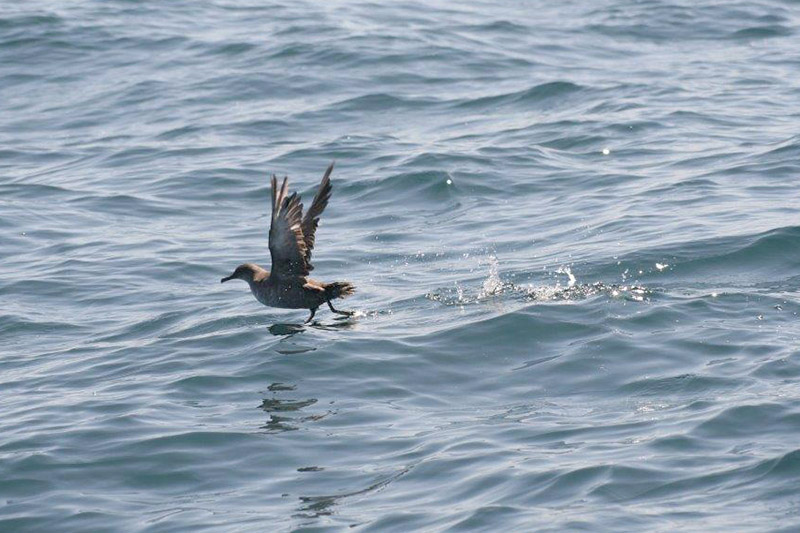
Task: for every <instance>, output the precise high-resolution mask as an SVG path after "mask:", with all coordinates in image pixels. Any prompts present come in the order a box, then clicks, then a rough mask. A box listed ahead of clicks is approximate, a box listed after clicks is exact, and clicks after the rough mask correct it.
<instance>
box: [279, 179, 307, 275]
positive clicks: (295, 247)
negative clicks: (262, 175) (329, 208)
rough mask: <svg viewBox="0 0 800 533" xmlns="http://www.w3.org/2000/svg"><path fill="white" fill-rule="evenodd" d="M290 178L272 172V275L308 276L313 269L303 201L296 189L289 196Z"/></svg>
mask: <svg viewBox="0 0 800 533" xmlns="http://www.w3.org/2000/svg"><path fill="white" fill-rule="evenodd" d="M288 187H289V180H288V178H283V184H282V185H281V187H280V189H278V179H277V178H276V177H275V175H273V176H272V223H271V224H270V227H269V253H270V255H271V256H272V272H271V274H272V275H277V276H279V277H292V276H307V275H308V272H309V271H310V270H311V268H310V266H309V264H308V261H306V255H307V253H308V251H307V247H306V242H305V239H304V237H303V229H302V216H303V204H301V203H300V198H299V197H298V196H297V193H294V194H292V195H291V196H288Z"/></svg>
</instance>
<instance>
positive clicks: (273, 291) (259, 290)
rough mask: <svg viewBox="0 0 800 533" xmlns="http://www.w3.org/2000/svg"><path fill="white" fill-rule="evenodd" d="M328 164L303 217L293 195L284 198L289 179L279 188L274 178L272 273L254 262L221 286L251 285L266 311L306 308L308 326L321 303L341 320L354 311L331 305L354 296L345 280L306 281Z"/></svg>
mask: <svg viewBox="0 0 800 533" xmlns="http://www.w3.org/2000/svg"><path fill="white" fill-rule="evenodd" d="M331 172H333V163H331V164H330V166H329V167H328V170H326V171H325V175H324V176H322V182H321V183H320V184H319V190H318V191H317V194H316V196H314V201H313V202H311V207H310V208H309V209H308V212H307V213H306V214H305V216H303V204H301V203H300V197H299V196H297V193H296V192H295V193H292V195H291V196H288V194H289V192H288V187H289V179H288V178H283V184H282V185H281V187H280V189H279V188H278V179H277V178H276V177H275V175H274V174H273V175H272V223H271V224H270V227H269V253H270V255H271V256H272V272H269V271H267V270H264V269H263V268H261V267H260V266H258V265H255V264H253V263H244V264H242V265H239V266H238V267H236V270H234V271H233V274H231V275H230V276H228V277H225V278H222V280H220V283H225V282H226V281H228V280H231V279H241V280H244V281H246V282H247V284H248V285H250V291H252V293H253V296H255V297H256V300H258V301H259V302H261V303H262V304H264V305H267V306H270V307H281V308H284V309H309V310H311V316H309V317H308V320H306V323H308V322H311V319H313V318H314V314H315V313H316V312H317V309H318V308H319V306H321V305H322V304H325V303H327V304H328V307H330V308H331V311H333V312H334V313H338V314H340V315H347V316H352V315H353V312H352V311H339V310H337V309H335V308H334V307H333V304H332V303H331V300H335V299H336V298H344V297H345V296H350V295H351V294H353V292H355V287H354V286H353V285H352V284H350V283H348V282H346V281H334V282H333V283H323V282H321V281H316V280H313V279H311V278H309V277H308V274H309V272H311V270H313V269H314V267H313V266H311V250H312V249H313V248H314V233H315V232H316V231H317V225H318V224H319V217H320V215H322V212H323V211H324V210H325V206H327V205H328V199H329V198H330V197H331V180H330V176H331Z"/></svg>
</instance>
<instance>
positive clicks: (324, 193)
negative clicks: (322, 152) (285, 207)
mask: <svg viewBox="0 0 800 533" xmlns="http://www.w3.org/2000/svg"><path fill="white" fill-rule="evenodd" d="M331 172H333V163H331V164H330V166H328V170H326V171H325V175H323V176H322V181H321V182H320V184H319V189H318V190H317V194H316V196H314V201H313V202H311V207H309V208H308V211H307V212H306V214H305V216H304V217H303V224H302V226H301V227H302V230H303V239H304V240H305V244H306V254H305V258H306V263H307V264H308V269H309V270H311V269H313V268H314V267H312V266H311V251H312V250H313V248H314V234H315V233H316V232H317V225H318V224H319V217H320V215H322V212H323V211H325V207H326V206H327V205H328V200H329V199H330V197H331V190H332V187H331Z"/></svg>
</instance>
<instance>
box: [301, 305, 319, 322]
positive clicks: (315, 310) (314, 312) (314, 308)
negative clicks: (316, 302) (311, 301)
mask: <svg viewBox="0 0 800 533" xmlns="http://www.w3.org/2000/svg"><path fill="white" fill-rule="evenodd" d="M316 312H317V308H316V307H312V308H311V316H310V317H308V319H307V320H306V321H305V322H303V324H308V323H309V322H311V319H313V318H314V315H315V314H316Z"/></svg>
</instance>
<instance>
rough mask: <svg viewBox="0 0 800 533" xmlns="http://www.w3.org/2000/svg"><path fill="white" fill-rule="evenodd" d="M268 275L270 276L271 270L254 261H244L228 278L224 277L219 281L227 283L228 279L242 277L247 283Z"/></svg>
mask: <svg viewBox="0 0 800 533" xmlns="http://www.w3.org/2000/svg"><path fill="white" fill-rule="evenodd" d="M267 277H269V272H267V271H266V270H264V269H263V268H261V267H260V266H258V265H254V264H253V263H244V264H243V265H239V266H238V267H236V270H234V271H233V274H231V275H230V276H228V277H226V278H222V279H221V280H219V282H220V283H225V282H226V281H229V280H232V279H241V280H244V281H246V282H247V283H252V282H253V281H261V280H262V279H265V278H267Z"/></svg>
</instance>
